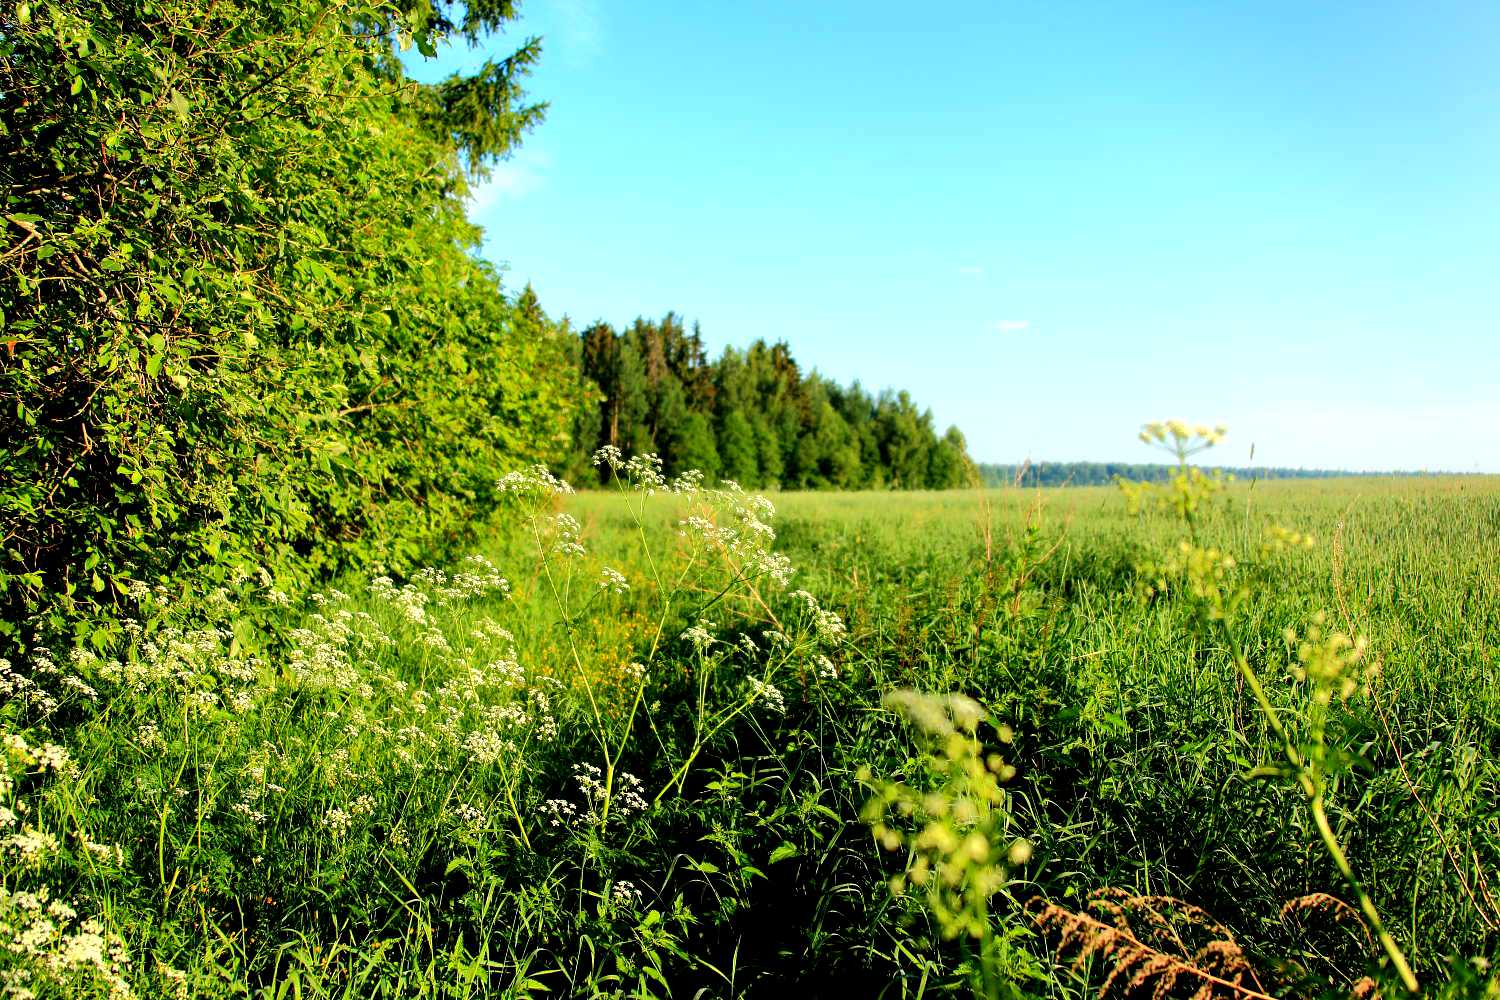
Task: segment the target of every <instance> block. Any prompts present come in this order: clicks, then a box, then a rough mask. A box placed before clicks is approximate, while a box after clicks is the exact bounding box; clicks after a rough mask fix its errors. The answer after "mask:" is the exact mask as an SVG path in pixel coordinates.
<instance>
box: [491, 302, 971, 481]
mask: <svg viewBox="0 0 1500 1000" xmlns="http://www.w3.org/2000/svg"><path fill="white" fill-rule="evenodd" d="M520 307H521V309H522V312H523V313H525V312H527V311H529V310H534V309H537V308H538V307H537V305H536V302H535V297H534V296H533V295H531V294H530V290H529V289H528V290H527V292H526V293H525V294H523V295H522V301H521V303H520ZM577 343H578V351H579V371H580V376H581V377H582V378H583V379H584V380H585V383H586V384H591V386H592V388H593V389H594V390H596V395H597V398H598V400H599V402H598V406H597V407H590V408H587V409H586V410H585V411H583V412H581V413H580V414H579V416H578V419H577V422H576V424H575V428H574V451H573V454H572V456H571V457H570V458H569V460H568V463H567V467H565V468H564V470H563V471H564V472H565V473H566V474H567V475H569V476H570V477H571V478H572V479H573V480H574V481H575V482H580V483H581V482H585V481H589V480H588V477H589V476H590V475H591V473H590V472H589V456H590V455H592V453H593V451H594V450H595V449H596V448H598V447H600V446H602V445H614V446H616V447H618V448H619V449H621V450H622V451H624V452H626V453H627V454H641V453H645V452H654V453H656V454H658V455H660V456H661V458H662V461H663V463H664V466H665V469H666V472H667V474H668V475H673V474H676V473H679V472H684V471H687V470H689V469H701V470H702V471H703V472H704V473H705V474H706V475H707V476H708V477H709V478H710V479H717V478H724V479H733V480H735V481H736V482H738V483H740V484H741V485H743V486H746V487H753V488H761V487H766V486H781V487H784V488H788V489H882V488H889V489H948V488H950V487H954V486H961V485H964V484H966V483H968V482H971V481H972V463H971V462H970V460H969V457H968V454H967V451H966V448H965V444H964V438H963V435H962V434H961V433H960V432H959V430H958V428H956V427H949V428H948V429H947V430H946V431H945V432H943V433H941V434H939V433H938V431H937V429H936V428H935V427H934V426H933V420H932V412H931V411H930V410H926V409H920V408H918V406H917V404H916V403H915V402H913V401H912V399H911V397H910V396H909V395H908V394H907V393H906V392H893V391H885V392H881V393H879V394H878V395H871V394H870V393H868V392H866V391H865V390H864V389H862V388H861V387H860V385H859V383H858V382H855V383H854V384H852V385H849V386H841V385H839V384H838V383H836V382H833V381H831V380H830V379H827V378H824V377H823V376H821V375H819V374H818V373H816V372H805V371H803V370H802V368H801V367H800V366H799V365H798V363H797V361H796V359H795V358H793V357H792V353H791V349H790V348H789V347H788V346H787V345H786V344H784V343H775V344H767V343H766V342H765V341H763V340H757V341H755V342H754V343H753V344H751V345H750V346H749V347H747V348H745V349H743V350H740V349H737V348H733V347H730V348H726V349H725V351H724V353H723V354H721V355H720V356H719V358H718V360H717V361H711V360H709V358H708V355H707V352H706V351H705V349H704V346H703V339H702V337H701V335H700V334H699V331H698V328H697V325H696V324H695V325H694V326H693V328H692V329H691V330H689V329H688V328H686V327H685V326H684V324H683V321H682V320H681V319H680V318H679V317H678V316H677V315H676V314H675V313H667V314H666V315H665V316H663V317H662V318H661V319H660V320H647V319H637V320H636V321H635V322H633V323H632V324H631V325H630V326H629V327H627V328H626V329H624V330H623V331H618V332H617V331H616V330H615V329H614V328H613V327H612V326H610V325H609V324H608V323H595V324H593V325H591V326H589V327H588V328H586V329H585V330H583V332H582V333H581V334H580V335H579V336H578V342H577Z"/></svg>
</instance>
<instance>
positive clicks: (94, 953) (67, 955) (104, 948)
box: [0, 886, 135, 1000]
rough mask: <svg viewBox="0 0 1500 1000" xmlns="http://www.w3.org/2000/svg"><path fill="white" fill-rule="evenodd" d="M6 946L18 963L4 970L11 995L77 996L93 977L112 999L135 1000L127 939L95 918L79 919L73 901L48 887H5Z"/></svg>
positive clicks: (0, 943)
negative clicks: (55, 896)
mask: <svg viewBox="0 0 1500 1000" xmlns="http://www.w3.org/2000/svg"><path fill="white" fill-rule="evenodd" d="M0 951H4V952H6V953H8V954H9V955H11V956H13V957H14V958H15V959H17V960H19V961H18V964H17V965H16V966H15V967H13V968H9V969H6V970H5V971H3V972H0V988H3V991H4V995H5V996H6V997H11V998H16V1000H20V998H24V997H36V996H43V995H46V996H69V995H74V993H75V990H76V988H77V986H78V985H80V984H81V983H82V982H88V981H92V982H93V984H95V985H97V986H99V987H102V988H103V989H104V991H105V992H106V993H107V994H108V996H110V997H111V998H112V1000H129V998H131V997H133V996H134V995H135V994H134V993H133V992H132V991H131V989H130V982H129V980H130V965H131V963H130V955H129V953H128V952H127V950H126V947H125V942H124V941H123V940H122V939H121V938H120V937H119V935H117V934H113V933H111V932H109V931H107V930H106V929H105V927H104V925H103V924H102V923H101V922H100V921H98V920H94V919H88V920H82V921H79V920H78V912H77V910H75V909H74V907H73V906H71V905H70V904H69V903H67V902H65V901H63V900H60V899H53V898H52V896H51V892H50V891H49V889H48V888H47V887H46V886H42V887H41V888H39V889H37V890H36V891H34V892H25V891H16V892H12V891H9V890H8V889H5V888H3V887H0Z"/></svg>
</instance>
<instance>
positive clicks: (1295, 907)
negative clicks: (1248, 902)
mask: <svg viewBox="0 0 1500 1000" xmlns="http://www.w3.org/2000/svg"><path fill="white" fill-rule="evenodd" d="M1313 914H1316V915H1317V916H1321V917H1327V918H1328V919H1329V921H1331V922H1332V923H1334V924H1337V925H1339V926H1343V927H1347V926H1349V925H1351V924H1352V925H1353V926H1355V927H1357V928H1359V932H1360V934H1361V935H1363V936H1364V939H1365V944H1366V945H1367V946H1368V947H1369V948H1370V950H1371V951H1374V950H1375V939H1374V938H1373V937H1371V936H1370V928H1369V926H1368V925H1367V924H1366V923H1365V918H1364V917H1362V916H1360V913H1359V911H1358V910H1356V909H1355V908H1354V907H1352V906H1350V905H1349V904H1348V903H1346V902H1344V901H1343V900H1342V899H1339V898H1338V897H1337V896H1331V895H1329V894H1328V893H1326V892H1310V893H1308V894H1307V895H1305V896H1298V897H1297V898H1295V899H1289V900H1287V901H1286V902H1285V903H1283V904H1282V905H1281V919H1282V920H1283V921H1290V920H1294V919H1295V920H1297V921H1298V922H1301V921H1302V920H1304V919H1305V918H1306V917H1307V916H1309V915H1313Z"/></svg>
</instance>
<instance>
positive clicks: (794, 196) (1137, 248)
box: [413, 0, 1500, 472]
mask: <svg viewBox="0 0 1500 1000" xmlns="http://www.w3.org/2000/svg"><path fill="white" fill-rule="evenodd" d="M525 34H537V35H541V36H542V37H543V40H544V46H545V51H544V55H543V59H542V65H541V67H540V68H539V70H538V71H537V72H536V74H535V76H534V77H533V81H532V86H531V90H532V93H533V94H534V96H535V97H537V98H539V99H543V100H547V101H549V102H550V103H551V110H550V112H549V116H548V120H547V122H546V123H545V124H544V125H543V126H542V127H541V128H540V129H538V130H537V131H536V132H535V133H534V134H533V135H532V136H531V137H530V138H529V139H528V140H527V143H526V145H525V147H524V148H523V150H522V151H521V152H519V153H518V154H517V155H516V156H515V157H514V158H513V159H512V160H511V161H509V162H507V163H505V164H503V165H501V167H499V168H498V169H497V170H496V171H495V175H494V177H493V178H492V179H491V181H490V182H489V183H488V184H486V185H485V186H484V187H483V188H482V189H481V190H479V191H478V192H477V193H476V196H475V198H474V202H473V205H472V215H473V217H474V218H475V219H476V221H478V222H480V223H481V224H483V225H484V226H485V229H486V241H485V246H484V253H485V255H486V256H487V257H488V258H490V259H491V260H493V261H495V262H496V263H497V264H500V265H502V266H503V267H504V268H506V281H507V283H508V284H509V285H510V286H512V287H519V286H521V285H524V284H525V283H526V282H527V281H530V282H532V283H533V284H534V285H535V287H536V289H537V291H538V293H539V294H540V296H541V299H542V303H543V305H544V306H545V307H546V308H547V310H548V311H549V312H550V313H552V314H553V315H561V314H567V315H569V316H571V317H572V318H573V319H574V321H575V322H577V323H580V324H583V323H587V322H590V321H592V320H594V319H600V318H602V319H607V320H609V321H610V322H613V323H615V324H617V325H619V324H623V323H627V322H629V320H630V319H632V318H633V317H635V316H637V315H659V314H661V313H663V312H665V311H667V310H669V309H672V310H676V311H677V312H679V313H680V314H683V315H686V316H687V317H689V318H696V319H698V320H700V321H701V323H702V325H703V333H704V336H705V338H706V339H707V341H708V343H709V346H710V348H711V349H713V350H714V351H715V353H717V351H718V349H720V348H721V347H723V346H724V345H726V344H746V343H748V342H749V341H751V340H753V339H754V338H756V337H765V338H767V339H771V340H774V339H785V340H787V341H788V342H790V343H791V345H792V347H793V351H794V353H795V355H796V356H797V358H798V359H799V360H800V361H802V362H803V363H804V364H806V365H808V366H811V367H815V368H817V369H818V370H819V371H821V372H823V373H825V374H827V375H829V376H832V377H834V378H836V379H838V380H840V381H845V382H847V381H850V380H853V379H856V378H857V379H859V380H860V381H862V382H863V383H864V384H865V385H866V386H867V387H869V388H872V389H879V388H881V387H885V386H894V387H900V388H906V389H909V390H911V392H912V394H913V396H914V397H915V398H916V399H917V400H918V401H919V402H920V403H922V404H923V405H926V406H930V407H931V408H932V410H933V413H934V416H935V418H936V420H937V421H938V423H939V425H940V426H946V425H947V424H950V423H954V424H957V425H958V426H959V427H961V428H962V429H963V431H964V433H965V434H966V435H967V436H968V440H969V445H970V451H971V453H972V454H973V455H974V456H975V457H976V458H978V459H981V460H990V461H1016V460H1020V459H1024V458H1028V457H1030V458H1033V459H1053V460H1069V459H1097V460H1106V459H1114V460H1137V461H1145V460H1150V455H1151V453H1150V452H1149V451H1147V450H1146V449H1145V447H1144V446H1142V445H1140V444H1139V443H1137V442H1136V440H1135V433H1136V430H1137V429H1138V427H1139V425H1140V424H1141V423H1143V422H1145V421H1149V420H1154V419H1162V418H1167V417H1179V418H1182V419H1185V420H1189V421H1192V422H1206V423H1219V422H1222V423H1225V424H1227V425H1229V428H1230V437H1229V439H1228V441H1227V442H1226V443H1225V444H1224V445H1223V446H1221V449H1220V450H1219V452H1218V453H1217V454H1216V455H1214V459H1215V460H1216V461H1219V462H1224V463H1229V464H1243V463H1245V462H1246V461H1247V460H1248V457H1249V451H1250V448H1251V445H1252V444H1253V445H1254V447H1255V462H1256V464H1272V465H1301V466H1320V467H1340V468H1355V469H1390V468H1403V469H1423V468H1427V469H1453V470H1461V471H1472V470H1476V469H1477V470H1483V471H1489V472H1500V436H1497V433H1500V59H1496V58H1495V54H1494V40H1495V39H1496V38H1497V37H1500V4H1495V3H1493V2H1488V0H1486V2H1471V3H1443V2H1436V3H1430V4H1413V3H1410V2H1404V3H1362V4H1307V3H1305V2H1298V3H1270V2H1267V3H1257V4H1249V3H1238V4H1236V3H1208V4H1204V3H1182V4H1116V3H1098V4H1085V3H1056V4H1053V3H1043V2H1040V0H1037V2H1028V3H1016V2H994V0H992V2H977V3H963V2H950V3H946V4H941V5H935V6H933V7H930V8H927V9H924V10H922V11H921V12H920V13H917V12H915V10H914V9H913V8H911V7H910V6H909V5H901V6H899V7H898V6H897V5H894V4H882V3H869V2H865V3H858V4H855V3H844V2H832V0H820V2H818V3H806V2H798V3H792V2H762V3H754V4H729V3H717V2H715V3H706V4H694V5H687V4H680V3H656V2H636V3H631V4H624V3H611V2H608V0H526V2H525V3H524V4H523V20H522V22H521V23H520V24H519V25H518V26H517V27H516V29H515V30H514V31H513V32H511V33H508V34H507V35H506V36H505V37H502V38H499V39H496V40H494V41H493V43H492V44H491V45H489V46H488V48H489V49H490V50H491V51H493V52H495V53H503V52H508V51H509V48H508V46H509V45H510V44H511V42H512V40H514V39H516V38H519V37H520V36H522V35H525ZM481 54H482V53H472V52H469V51H467V50H466V49H464V48H462V47H459V48H455V49H454V50H452V51H449V52H447V53H445V54H444V55H443V56H442V57H441V58H440V60H439V61H438V62H437V64H436V65H433V64H428V65H426V66H422V67H415V66H414V67H413V69H414V71H415V72H416V74H417V75H418V76H420V77H422V78H432V77H433V76H435V75H441V74H442V73H443V72H445V71H451V70H452V69H453V68H454V67H456V66H461V65H465V64H468V63H470V62H472V61H474V60H476V59H478V58H479V57H480V56H481Z"/></svg>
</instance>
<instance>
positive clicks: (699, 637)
mask: <svg viewBox="0 0 1500 1000" xmlns="http://www.w3.org/2000/svg"><path fill="white" fill-rule="evenodd" d="M717 627H718V626H716V625H715V624H714V623H713V622H711V621H708V620H707V619H704V618H700V619H698V624H696V625H692V626H689V627H688V629H687V630H686V631H684V632H683V633H682V638H684V639H686V640H687V641H688V642H691V643H692V644H693V645H694V646H696V647H697V648H698V649H700V650H702V649H707V648H708V647H709V646H711V645H712V644H713V642H714V634H713V632H711V631H709V630H710V629H713V628H717Z"/></svg>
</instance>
